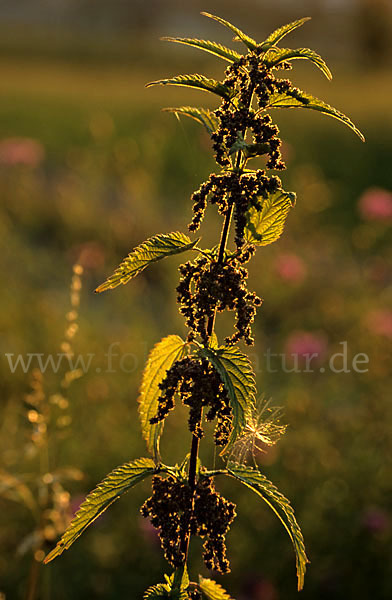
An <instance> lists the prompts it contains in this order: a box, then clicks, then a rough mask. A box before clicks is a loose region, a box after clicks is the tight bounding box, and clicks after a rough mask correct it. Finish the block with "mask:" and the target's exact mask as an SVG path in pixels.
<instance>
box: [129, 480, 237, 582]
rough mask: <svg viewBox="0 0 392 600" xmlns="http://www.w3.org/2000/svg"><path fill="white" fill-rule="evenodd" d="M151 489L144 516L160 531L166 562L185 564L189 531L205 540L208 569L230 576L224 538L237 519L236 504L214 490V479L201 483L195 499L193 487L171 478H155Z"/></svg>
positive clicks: (204, 548)
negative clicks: (185, 541)
mask: <svg viewBox="0 0 392 600" xmlns="http://www.w3.org/2000/svg"><path fill="white" fill-rule="evenodd" d="M152 490H153V492H152V496H151V497H150V498H148V499H147V500H146V502H145V503H144V504H143V506H142V508H141V513H142V515H143V516H144V517H149V518H150V521H151V523H152V525H153V526H154V527H156V528H157V529H158V532H159V538H160V540H161V545H162V548H163V551H164V554H165V558H166V560H167V561H168V562H169V563H170V564H171V565H173V566H174V567H178V566H180V565H181V564H183V562H184V560H185V552H184V549H183V546H184V539H185V538H186V536H187V534H188V532H189V533H190V534H191V535H195V536H198V537H200V538H203V539H204V538H205V542H204V545H203V559H204V562H205V564H206V566H207V568H208V569H213V570H215V571H218V572H219V573H228V572H229V570H230V568H229V562H228V560H227V558H226V544H225V535H226V533H227V531H228V530H229V527H230V525H231V523H232V522H233V520H234V518H235V516H236V512H235V504H233V503H232V502H229V501H228V500H226V499H225V498H223V496H221V495H220V494H219V493H218V492H217V491H216V490H215V486H214V483H213V480H212V479H211V478H205V479H203V480H201V481H199V482H198V484H197V486H196V490H195V494H194V497H193V499H192V493H191V490H190V487H189V486H188V485H187V484H185V483H181V482H179V481H176V479H175V478H174V477H171V476H169V477H167V478H166V479H164V478H162V477H160V476H158V475H156V476H155V477H153V481H152ZM192 500H193V501H192ZM192 505H193V510H192Z"/></svg>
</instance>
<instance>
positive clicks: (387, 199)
mask: <svg viewBox="0 0 392 600" xmlns="http://www.w3.org/2000/svg"><path fill="white" fill-rule="evenodd" d="M358 209H359V213H360V215H361V217H362V218H363V219H365V220H366V221H390V220H392V192H389V191H388V190H384V189H382V188H376V187H374V188H369V189H367V190H366V191H365V192H364V193H363V194H362V196H361V197H360V199H359V201H358Z"/></svg>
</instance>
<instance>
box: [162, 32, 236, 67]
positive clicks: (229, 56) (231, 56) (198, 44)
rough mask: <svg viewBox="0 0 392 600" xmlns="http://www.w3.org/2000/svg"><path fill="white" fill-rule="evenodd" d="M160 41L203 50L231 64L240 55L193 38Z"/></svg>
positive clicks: (206, 41)
mask: <svg viewBox="0 0 392 600" xmlns="http://www.w3.org/2000/svg"><path fill="white" fill-rule="evenodd" d="M161 39H162V40H164V41H166V42H176V43H178V44H185V45H187V46H193V47H194V48H199V49H200V50H204V51H205V52H209V53H210V54H214V55H215V56H219V58H223V59H225V60H228V61H229V62H231V63H233V62H235V61H237V60H239V59H240V58H241V54H239V53H238V52H235V50H232V49H231V48H227V47H226V46H223V45H222V44H217V43H216V42H211V41H209V40H197V39H194V38H174V37H163V38H161Z"/></svg>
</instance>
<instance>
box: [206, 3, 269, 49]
mask: <svg viewBox="0 0 392 600" xmlns="http://www.w3.org/2000/svg"><path fill="white" fill-rule="evenodd" d="M201 14H202V15H204V16H205V17H208V18H209V19H214V21H218V23H220V24H221V25H224V26H225V27H228V29H231V31H232V32H233V33H235V34H236V36H238V37H239V39H240V40H241V41H242V42H243V43H244V44H245V46H247V47H248V48H249V49H250V50H254V49H255V48H256V47H257V42H255V40H253V39H252V38H251V37H249V36H248V35H247V34H246V33H244V32H243V31H241V29H238V27H236V26H235V25H232V24H231V23H229V21H225V19H222V18H221V17H217V16H215V15H211V14H210V13H208V12H202V13H201Z"/></svg>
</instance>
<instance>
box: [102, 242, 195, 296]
mask: <svg viewBox="0 0 392 600" xmlns="http://www.w3.org/2000/svg"><path fill="white" fill-rule="evenodd" d="M199 239H200V238H199ZM199 239H197V240H195V241H193V242H192V241H191V239H190V238H189V237H188V236H187V235H184V234H183V233H181V232H179V231H174V232H173V233H168V234H163V233H162V234H159V235H154V236H153V237H151V238H149V239H148V240H146V241H145V242H144V243H143V244H141V245H140V246H137V247H136V248H135V249H134V250H132V252H131V253H130V254H128V256H127V257H126V258H124V260H123V261H122V263H121V264H120V266H119V267H118V268H117V269H116V270H115V272H114V273H113V275H111V276H110V277H108V279H107V280H106V281H105V282H104V283H103V284H102V285H100V286H99V287H97V289H96V290H95V291H96V293H100V292H104V291H106V290H112V289H114V288H116V287H117V286H119V285H120V284H124V285H125V284H126V283H128V281H129V280H130V279H132V278H133V277H136V275H139V273H141V272H142V271H143V270H144V269H145V268H146V267H148V265H150V264H151V263H153V262H156V261H157V260H161V259H162V258H166V257H167V256H171V255H172V254H179V253H180V252H185V251H186V250H191V249H192V248H193V247H194V246H196V244H197V243H198V241H199Z"/></svg>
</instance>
